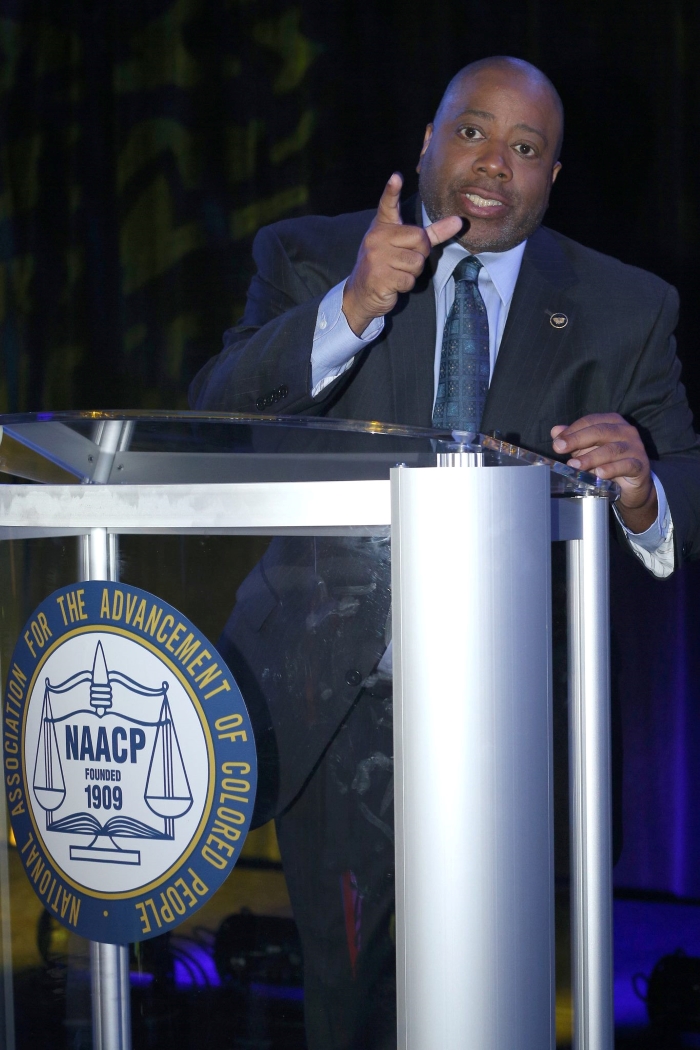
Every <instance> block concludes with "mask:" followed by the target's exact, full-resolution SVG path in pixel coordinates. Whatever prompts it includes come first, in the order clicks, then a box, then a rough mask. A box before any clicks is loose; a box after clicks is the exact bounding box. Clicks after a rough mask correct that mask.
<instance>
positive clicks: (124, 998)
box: [79, 422, 131, 1050]
mask: <svg viewBox="0 0 700 1050" xmlns="http://www.w3.org/2000/svg"><path fill="white" fill-rule="evenodd" d="M128 428H130V424H128V423H127V424H124V423H116V422H106V423H104V424H101V425H100V429H99V432H98V433H97V434H95V436H94V440H95V442H96V444H97V445H98V446H99V454H98V460H97V463H96V465H95V470H94V473H93V483H97V484H104V483H106V482H107V481H108V480H109V472H110V469H111V466H112V462H113V460H114V456H115V453H116V452H117V450H118V449H119V448H123V447H125V445H126V443H127V442H128V436H129V429H128ZM79 554H80V576H81V579H83V580H116V579H118V578H119V565H118V543H117V537H116V536H115V535H113V534H111V533H108V532H107V530H106V529H91V530H90V532H89V533H88V534H87V535H86V536H81V537H80V548H79ZM90 981H91V986H92V1045H93V1050H131V1000H130V986H129V948H128V946H126V945H122V944H100V943H98V942H96V941H91V942H90Z"/></svg>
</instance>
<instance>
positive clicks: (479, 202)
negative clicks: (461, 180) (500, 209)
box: [464, 193, 501, 208]
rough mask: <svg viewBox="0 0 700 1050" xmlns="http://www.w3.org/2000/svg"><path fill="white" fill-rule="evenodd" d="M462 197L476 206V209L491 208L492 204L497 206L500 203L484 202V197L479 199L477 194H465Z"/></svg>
mask: <svg viewBox="0 0 700 1050" xmlns="http://www.w3.org/2000/svg"><path fill="white" fill-rule="evenodd" d="M464 196H465V197H466V198H467V200H470V201H471V202H472V204H476V206H477V208H493V206H494V204H495V205H498V204H500V203H501V201H492V200H486V199H485V198H484V197H480V196H479V194H478V193H465V194H464Z"/></svg>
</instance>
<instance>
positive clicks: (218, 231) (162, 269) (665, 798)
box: [0, 0, 700, 895]
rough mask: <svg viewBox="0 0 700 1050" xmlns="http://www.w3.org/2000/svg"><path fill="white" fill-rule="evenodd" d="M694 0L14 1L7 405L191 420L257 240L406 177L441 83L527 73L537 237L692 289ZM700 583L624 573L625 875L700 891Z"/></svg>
mask: <svg viewBox="0 0 700 1050" xmlns="http://www.w3.org/2000/svg"><path fill="white" fill-rule="evenodd" d="M699 47H700V6H699V5H698V4H697V3H696V2H694V0H668V2H667V3H665V4H664V5H663V6H662V7H660V6H659V5H658V3H654V4H652V3H651V2H649V0H646V2H643V0H642V2H640V0H620V2H618V3H617V4H610V3H609V0H587V2H586V3H585V4H582V3H580V2H579V0H576V2H574V0H507V2H505V3H502V4H499V5H495V4H491V3H486V2H485V0H442V2H440V3H432V4H426V3H418V2H417V0H402V2H401V3H400V4H399V3H396V2H395V0H381V2H380V0H368V2H365V3H361V2H358V0H335V2H333V3H328V2H327V0H326V2H322V0H300V2H298V3H293V2H289V0H118V2H113V0H63V2H61V3H57V2H56V0H15V2H12V0H0V361H2V367H1V369H0V411H26V410H39V409H58V408H88V407H91V408H119V407H137V408H162V407H168V408H176V407H184V406H185V404H186V390H187V386H188V383H189V381H190V379H191V378H192V376H193V375H194V374H195V372H196V371H197V370H198V368H199V367H200V366H201V365H202V364H203V363H204V361H205V360H206V359H207V358H208V357H209V356H211V355H212V354H213V353H216V352H217V350H218V348H219V346H220V339H221V332H222V330H223V329H224V328H226V327H228V326H229V325H230V324H232V323H233V322H234V321H235V320H236V318H237V317H238V316H239V314H240V312H241V308H242V304H243V300H244V297H245V290H246V286H247V282H248V279H249V276H250V273H251V271H252V262H251V258H250V247H251V241H252V236H253V234H254V232H255V230H256V229H257V228H258V227H259V226H260V225H262V224H264V223H267V222H271V221H274V220H276V219H278V218H281V217H283V216H289V215H294V214H301V213H304V212H309V211H320V212H325V213H337V212H340V211H345V210H351V209H353V208H359V207H371V206H372V205H373V204H374V203H375V202H376V201H377V200H378V197H379V194H380V193H381V189H382V186H383V184H384V182H385V180H386V179H387V177H388V176H389V174H390V173H391V172H392V171H393V170H395V169H398V170H401V171H402V172H403V173H404V175H405V176H406V181H407V189H408V190H410V189H412V188H413V187H414V186H415V176H414V167H415V163H416V159H417V155H418V151H419V147H420V143H421V139H422V133H423V129H424V126H425V124H426V122H427V121H428V120H429V119H430V117H431V115H432V113H433V112H434V109H435V106H436V104H437V101H438V99H439V97H440V94H441V92H442V89H443V87H444V85H445V84H446V82H447V80H448V79H449V78H450V77H451V76H452V74H453V73H454V72H456V70H457V69H458V68H460V66H462V65H464V64H465V63H466V62H468V61H470V60H472V59H474V58H478V57H481V56H483V55H488V54H494V53H501V54H513V55H517V56H521V57H524V58H527V59H529V60H531V61H533V62H535V63H536V64H538V65H539V66H541V68H543V69H544V70H545V72H547V73H548V74H549V75H550V76H551V78H552V79H553V80H554V82H555V83H556V85H557V86H558V88H559V90H560V92H561V95H562V97H563V100H564V104H565V107H566V113H567V129H566V138H565V146H564V152H563V156H562V160H563V163H564V169H563V171H562V175H561V177H560V179H559V180H558V182H557V185H556V187H555V192H554V194H553V200H552V205H551V208H550V212H549V215H548V218H547V222H548V223H549V224H550V225H552V226H553V227H554V228H555V229H558V230H561V231H562V232H563V233H566V234H568V235H569V236H572V237H574V238H576V239H578V240H581V241H582V242H584V243H585V244H588V245H589V246H591V247H593V248H597V249H599V250H600V251H603V252H608V253H610V254H613V255H616V256H618V257H620V258H622V259H623V260H625V261H626V262H629V263H634V264H636V265H639V266H643V267H645V268H648V269H651V270H653V271H655V272H656V273H658V274H660V276H662V277H664V278H665V279H666V280H669V281H671V282H672V283H674V284H675V285H677V286H678V287H679V289H680V292H681V296H682V301H683V313H682V318H681V323H680V327H679V339H680V353H681V358H682V360H683V363H684V368H685V378H686V382H687V385H688V388H689V394H690V399H691V404H692V405H693V406H694V407H697V406H698V404H699V399H700V355H698V354H697V353H696V352H695V346H696V339H697V335H696V333H697V330H698V321H699V320H700V296H698V295H697V292H696V287H695V277H696V269H697V266H696V256H697V251H698V248H697V240H698V225H699V222H700V218H699V216H698V208H697V205H696V192H697V170H698V163H699V162H700V136H698V133H697V127H696V123H697V119H696V113H697V110H698V104H699V103H700V90H699V88H700V71H699V69H698V63H697V61H696V55H697V52H698V48H699ZM699 598H700V577H699V575H698V572H697V571H694V570H693V568H692V567H691V569H690V570H688V571H686V572H684V573H679V574H677V575H676V577H675V578H674V579H673V580H672V581H671V582H669V583H666V584H657V583H655V582H654V581H651V580H649V579H648V578H646V577H645V576H644V574H643V573H642V572H641V570H639V569H638V568H637V566H636V565H635V564H634V562H632V561H631V559H622V560H621V561H620V560H619V559H618V558H617V556H616V558H615V565H614V574H613V621H614V624H615V630H616V636H617V638H618V641H619V649H620V660H621V663H620V668H621V683H622V702H623V723H624V736H625V798H624V808H625V817H624V820H625V847H624V852H623V857H622V860H621V862H620V865H619V867H618V881H620V882H621V883H623V884H625V885H631V886H642V887H646V888H654V889H666V890H670V891H673V892H678V893H682V894H694V895H700V848H698V846H697V845H696V843H697V842H698V841H699V839H700V837H699V836H698V834H696V830H697V831H700V828H698V829H696V824H697V823H698V822H699V821H700V818H699V817H698V816H697V813H698V812H700V807H699V806H698V805H697V804H696V801H700V799H697V800H696V794H697V792H698V790H699V789H697V788H696V787H695V783H696V780H697V778H696V777H695V769H694V767H695V764H696V762H697V758H698V755H699V754H700V751H699V749H698V744H700V716H699V715H698V703H697V696H696V693H697V691H698V687H697V686H696V684H695V683H696V681H697V677H698V676H697V674H696V673H695V672H696V666H695V664H696V662H697V657H696V656H695V650H696V637H697V632H696V624H697V619H698V613H697V612H696V609H697V608H698V599H699Z"/></svg>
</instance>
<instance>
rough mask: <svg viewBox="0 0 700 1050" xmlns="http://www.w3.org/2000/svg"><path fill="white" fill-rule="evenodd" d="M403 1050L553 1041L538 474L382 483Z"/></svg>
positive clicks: (544, 574)
mask: <svg viewBox="0 0 700 1050" xmlns="http://www.w3.org/2000/svg"><path fill="white" fill-rule="evenodd" d="M392 587H393V605H392V608H393V613H392V616H393V631H392V633H393V644H394V749H395V751H394V754H395V757H394V761H395V788H396V919H397V922H396V949H397V1006H398V1046H399V1048H400V1050H435V1047H440V1050H465V1048H466V1047H478V1048H479V1050H503V1048H504V1047H508V1050H549V1048H552V1047H553V1046H554V871H553V830H552V787H551V776H552V762H551V670H550V668H551V638H550V626H549V625H550V622H551V552H550V497H549V472H548V471H547V469H546V468H544V467H543V468H538V467H529V468H523V467H498V468H483V469H472V468H469V467H465V468H464V469H452V470H448V469H435V470H431V469H409V468H407V467H399V468H396V469H394V470H392Z"/></svg>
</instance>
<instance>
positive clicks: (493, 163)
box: [474, 142, 513, 182]
mask: <svg viewBox="0 0 700 1050" xmlns="http://www.w3.org/2000/svg"><path fill="white" fill-rule="evenodd" d="M507 156H508V152H507V150H506V148H505V147H504V146H503V144H502V143H498V142H486V143H485V144H484V149H483V150H482V151H481V152H480V153H479V156H478V157H477V158H476V159H475V161H474V171H475V172H476V173H478V174H480V175H488V176H489V178H492V179H500V180H501V182H510V180H511V179H512V178H513V171H512V169H511V167H510V165H509V164H508V161H507V159H506V158H507Z"/></svg>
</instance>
